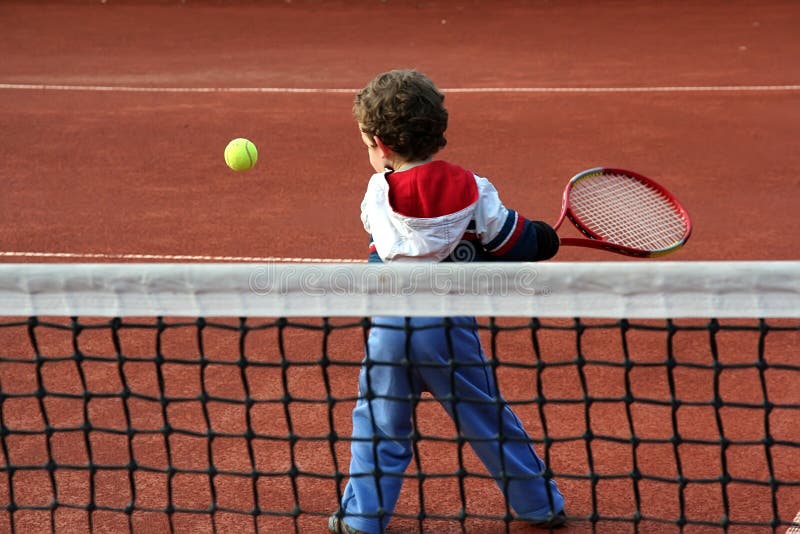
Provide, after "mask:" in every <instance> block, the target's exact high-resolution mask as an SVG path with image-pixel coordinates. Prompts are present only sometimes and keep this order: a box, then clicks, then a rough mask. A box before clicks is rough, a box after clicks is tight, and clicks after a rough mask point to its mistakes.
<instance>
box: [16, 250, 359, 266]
mask: <svg viewBox="0 0 800 534" xmlns="http://www.w3.org/2000/svg"><path fill="white" fill-rule="evenodd" d="M0 258H50V259H85V260H147V261H218V262H239V263H365V262H366V260H354V259H344V258H343V259H340V258H281V257H278V256H203V255H180V254H98V253H91V252H10V251H6V252H4V251H0Z"/></svg>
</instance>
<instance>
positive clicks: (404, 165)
mask: <svg viewBox="0 0 800 534" xmlns="http://www.w3.org/2000/svg"><path fill="white" fill-rule="evenodd" d="M430 162H431V160H430V159H426V160H423V161H404V162H403V163H401V164H400V165H397V166H396V167H395V168H394V172H403V171H407V170H409V169H413V168H414V167H419V166H420V165H425V164H426V163H430Z"/></svg>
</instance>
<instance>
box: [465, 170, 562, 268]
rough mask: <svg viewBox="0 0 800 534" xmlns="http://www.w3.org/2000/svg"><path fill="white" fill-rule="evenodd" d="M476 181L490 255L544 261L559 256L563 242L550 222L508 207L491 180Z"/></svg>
mask: <svg viewBox="0 0 800 534" xmlns="http://www.w3.org/2000/svg"><path fill="white" fill-rule="evenodd" d="M477 181H478V189H479V192H480V198H479V200H478V202H479V206H478V212H477V219H478V220H477V224H478V234H479V236H480V240H481V244H482V245H483V248H484V249H485V250H486V251H487V252H488V253H489V254H491V255H492V256H493V257H495V258H496V259H498V260H500V261H541V260H547V259H550V258H552V257H553V256H555V255H556V252H558V246H559V243H560V241H559V239H558V235H556V232H555V230H553V228H552V227H551V226H550V225H549V224H547V223H545V222H542V221H531V220H528V219H526V218H525V217H523V216H522V215H520V214H519V213H517V212H516V211H514V210H511V209H508V208H506V207H505V206H504V205H503V203H502V202H501V201H500V197H499V195H498V194H497V190H496V189H495V188H494V186H493V185H492V184H491V182H489V180H486V179H485V178H478V179H477Z"/></svg>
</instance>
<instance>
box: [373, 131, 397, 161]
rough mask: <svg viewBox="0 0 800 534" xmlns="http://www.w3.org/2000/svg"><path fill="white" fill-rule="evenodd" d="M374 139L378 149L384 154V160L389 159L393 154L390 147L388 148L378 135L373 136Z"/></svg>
mask: <svg viewBox="0 0 800 534" xmlns="http://www.w3.org/2000/svg"><path fill="white" fill-rule="evenodd" d="M372 139H373V141H375V144H376V145H378V148H380V149H381V152H382V153H383V154H382V155H383V157H384V158H388V157H389V156H390V155H392V154H393V152H392V149H391V148H389V147H388V146H386V144H384V142H383V141H381V139H380V137H378V136H377V135H376V136H373V138H372Z"/></svg>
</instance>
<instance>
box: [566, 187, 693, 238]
mask: <svg viewBox="0 0 800 534" xmlns="http://www.w3.org/2000/svg"><path fill="white" fill-rule="evenodd" d="M570 206H571V208H572V213H573V215H574V216H575V218H576V219H578V222H579V223H580V225H582V226H584V227H585V228H587V229H589V230H590V231H592V232H594V233H595V234H597V235H599V236H600V237H602V238H603V239H605V240H606V241H608V242H610V243H615V244H618V245H624V246H627V247H631V248H636V249H640V250H651V251H653V250H661V249H665V248H669V247H671V246H673V245H675V244H676V243H678V242H679V241H681V240H682V239H683V238H684V236H685V233H686V228H687V224H686V221H685V220H684V219H683V217H682V216H681V214H680V211H679V209H678V207H677V206H676V205H675V204H674V202H672V201H671V200H670V199H669V198H668V197H667V196H666V195H665V194H664V193H663V192H661V191H659V190H658V189H656V188H654V187H652V186H651V185H649V184H647V183H644V182H641V181H639V180H637V179H635V178H632V177H630V176H626V175H623V174H604V175H598V176H593V177H591V178H587V179H583V180H580V181H578V182H576V183H575V184H574V185H573V188H572V191H571V192H570Z"/></svg>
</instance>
